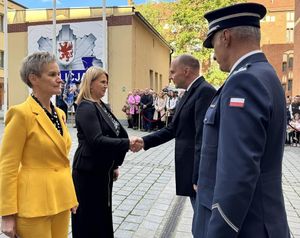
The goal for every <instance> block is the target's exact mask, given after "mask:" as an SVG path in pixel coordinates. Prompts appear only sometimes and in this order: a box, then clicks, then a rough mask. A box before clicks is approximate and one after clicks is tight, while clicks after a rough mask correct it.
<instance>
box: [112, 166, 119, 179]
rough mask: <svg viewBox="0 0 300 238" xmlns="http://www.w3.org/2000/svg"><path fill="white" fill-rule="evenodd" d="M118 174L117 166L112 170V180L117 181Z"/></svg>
mask: <svg viewBox="0 0 300 238" xmlns="http://www.w3.org/2000/svg"><path fill="white" fill-rule="evenodd" d="M119 175H120V169H119V168H117V169H115V170H114V174H113V181H117V179H118V178H119Z"/></svg>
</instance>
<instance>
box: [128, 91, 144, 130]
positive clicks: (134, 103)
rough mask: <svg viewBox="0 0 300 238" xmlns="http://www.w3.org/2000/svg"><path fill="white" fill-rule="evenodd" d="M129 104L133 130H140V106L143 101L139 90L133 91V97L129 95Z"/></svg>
mask: <svg viewBox="0 0 300 238" xmlns="http://www.w3.org/2000/svg"><path fill="white" fill-rule="evenodd" d="M127 101H128V104H129V107H130V109H129V113H130V115H131V119H132V128H133V129H134V130H136V129H138V126H139V114H140V112H139V105H140V101H141V97H140V95H138V94H137V90H136V89H134V90H133V91H132V95H129V97H128V100H127Z"/></svg>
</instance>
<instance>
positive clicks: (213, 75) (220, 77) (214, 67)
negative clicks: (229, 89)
mask: <svg viewBox="0 0 300 238" xmlns="http://www.w3.org/2000/svg"><path fill="white" fill-rule="evenodd" d="M227 76H228V73H224V72H222V71H221V70H220V69H219V65H218V63H217V62H216V61H213V62H212V63H211V64H210V67H209V68H208V70H207V72H206V73H205V74H204V77H205V79H206V80H207V81H208V82H209V83H211V84H212V85H214V86H215V87H217V88H219V87H220V86H221V85H222V84H223V83H224V81H225V79H226V78H227Z"/></svg>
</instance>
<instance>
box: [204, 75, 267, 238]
mask: <svg viewBox="0 0 300 238" xmlns="http://www.w3.org/2000/svg"><path fill="white" fill-rule="evenodd" d="M233 98H235V99H239V100H238V101H240V102H243V100H244V103H242V104H238V105H239V106H237V105H236V104H234V103H231V105H230V102H233ZM220 103H221V104H220V128H219V141H218V160H217V168H216V185H215V189H214V197H213V205H212V216H211V219H210V222H209V226H208V235H207V237H214V238H221V237H226V238H233V237H237V235H238V232H239V230H240V228H241V226H242V224H243V221H244V219H245V216H246V214H247V212H248V209H249V206H250V204H251V201H252V197H253V194H254V191H255V188H256V183H257V180H258V178H259V175H260V162H261V158H262V155H263V153H264V148H265V145H266V140H267V129H268V121H269V118H270V114H271V98H270V96H269V95H268V93H267V91H266V89H265V88H264V87H263V85H262V83H261V82H259V81H258V79H256V78H255V77H253V76H251V75H250V74H249V73H248V74H247V73H239V74H238V76H234V77H233V78H231V79H230V80H229V82H228V83H227V85H225V86H224V88H223V92H222V96H221V101H220Z"/></svg>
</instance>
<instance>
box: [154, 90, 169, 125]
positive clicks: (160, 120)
mask: <svg viewBox="0 0 300 238" xmlns="http://www.w3.org/2000/svg"><path fill="white" fill-rule="evenodd" d="M154 108H155V111H154V115H153V120H154V121H156V126H157V129H158V130H159V129H161V128H163V127H164V126H165V121H166V99H165V97H164V93H163V92H162V91H161V92H160V93H159V94H158V96H157V97H156V99H155V102H154ZM155 129H156V128H155Z"/></svg>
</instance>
